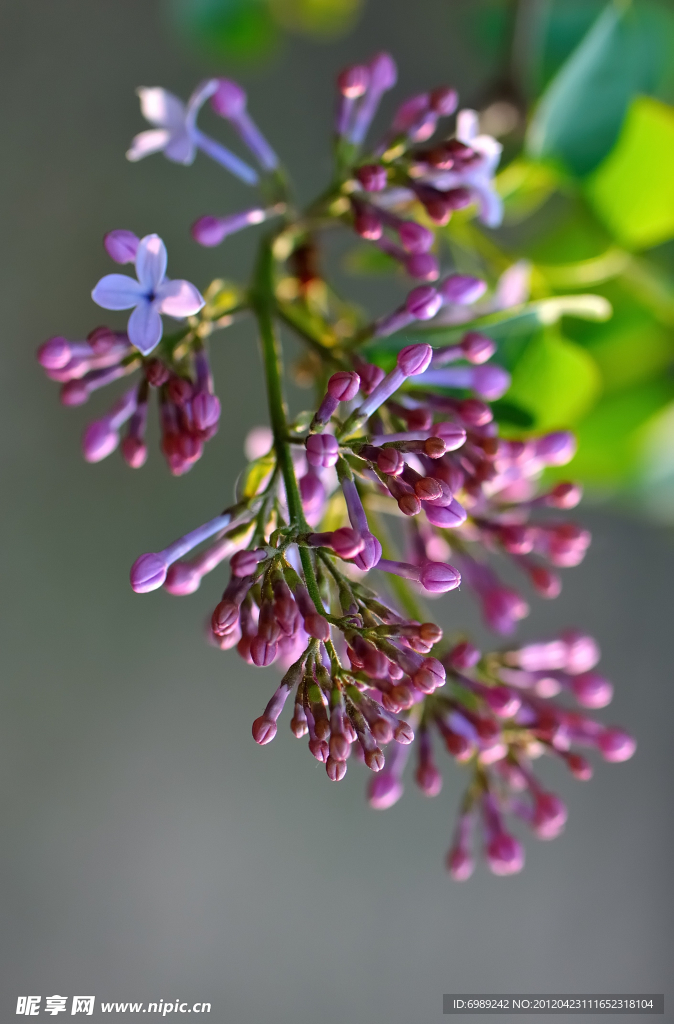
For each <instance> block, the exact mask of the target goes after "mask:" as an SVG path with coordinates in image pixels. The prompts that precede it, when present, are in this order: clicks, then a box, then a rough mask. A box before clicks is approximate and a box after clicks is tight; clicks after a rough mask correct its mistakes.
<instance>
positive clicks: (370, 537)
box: [354, 532, 382, 572]
mask: <svg viewBox="0 0 674 1024" xmlns="http://www.w3.org/2000/svg"><path fill="white" fill-rule="evenodd" d="M361 540H362V541H363V548H362V550H361V551H360V552H359V553H358V554H357V555H356V557H355V558H354V562H355V564H356V565H357V566H358V568H359V569H362V570H363V571H364V572H368V571H369V570H370V569H374V567H375V565H378V564H379V560H380V559H381V552H382V548H381V544H380V543H379V541H378V540H377V538H376V537H375V536H374V534H373V533H369V532H367V533H363V534H361Z"/></svg>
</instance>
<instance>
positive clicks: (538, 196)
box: [496, 158, 559, 224]
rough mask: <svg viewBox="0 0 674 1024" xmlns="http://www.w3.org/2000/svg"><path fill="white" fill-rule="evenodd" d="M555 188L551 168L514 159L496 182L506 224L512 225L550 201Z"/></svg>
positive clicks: (557, 180) (555, 175) (556, 180)
mask: <svg viewBox="0 0 674 1024" xmlns="http://www.w3.org/2000/svg"><path fill="white" fill-rule="evenodd" d="M558 184H559V176H558V175H557V174H555V172H554V171H553V170H552V168H550V167H547V166H546V165H545V164H541V163H536V161H534V160H526V159H524V158H518V159H516V160H513V161H512V162H511V163H509V164H508V166H507V167H506V169H505V170H504V171H501V173H500V174H499V175H498V176H497V178H496V188H497V190H498V192H499V194H500V195H501V196H502V198H503V205H504V216H505V223H506V224H516V223H519V221H521V220H524V218H525V217H530V216H531V214H532V213H534V212H535V211H536V210H538V209H539V207H540V206H542V205H543V203H544V202H546V200H547V199H549V198H550V196H551V195H552V193H553V192H554V191H555V189H556V188H557V186H558Z"/></svg>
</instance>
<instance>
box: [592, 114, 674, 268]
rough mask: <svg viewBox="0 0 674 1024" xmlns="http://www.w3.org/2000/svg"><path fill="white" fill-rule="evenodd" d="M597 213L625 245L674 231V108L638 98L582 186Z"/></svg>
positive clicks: (661, 238)
mask: <svg viewBox="0 0 674 1024" xmlns="http://www.w3.org/2000/svg"><path fill="white" fill-rule="evenodd" d="M586 193H587V196H588V199H589V200H590V203H591V204H592V206H593V207H594V209H595V210H596V212H597V214H598V216H599V217H600V218H601V220H603V222H604V223H605V224H606V225H607V226H608V227H609V228H610V229H611V231H612V232H613V233H614V235H615V236H616V238H617V239H618V241H620V242H622V244H623V245H626V246H627V247H629V248H634V249H642V248H646V247H648V246H652V245H657V244H658V243H660V242H664V241H665V240H666V239H668V238H671V237H672V235H674V109H672V108H671V107H668V106H667V105H666V104H664V103H661V102H660V101H659V100H654V99H651V98H650V97H648V96H637V97H636V98H635V99H634V100H633V102H632V104H631V106H630V109H629V111H628V114H627V117H626V119H625V123H624V125H623V129H622V131H621V133H620V138H619V139H618V142H617V144H616V146H615V148H614V149H613V150H612V152H611V153H610V154H609V156H608V157H607V158H606V160H605V161H604V162H603V163H602V164H601V165H600V166H599V167H598V168H597V170H596V171H595V172H594V174H593V175H592V176H591V178H590V179H589V181H588V182H587V185H586Z"/></svg>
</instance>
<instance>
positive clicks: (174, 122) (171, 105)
mask: <svg viewBox="0 0 674 1024" xmlns="http://www.w3.org/2000/svg"><path fill="white" fill-rule="evenodd" d="M136 92H137V94H138V96H139V97H140V109H141V113H142V115H143V117H144V118H145V120H146V121H149V122H150V124H154V125H156V126H157V127H158V128H177V127H178V126H179V125H181V124H183V122H184V120H185V104H184V103H183V101H182V100H179V99H178V97H177V96H174V95H173V93H172V92H168V90H167V89H160V88H158V87H156V88H153V89H146V88H144V87H143V86H141V88H140V89H136Z"/></svg>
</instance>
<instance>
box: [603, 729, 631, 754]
mask: <svg viewBox="0 0 674 1024" xmlns="http://www.w3.org/2000/svg"><path fill="white" fill-rule="evenodd" d="M597 746H598V747H599V750H600V751H601V753H602V754H603V757H604V760H605V761H628V760H629V759H630V757H631V756H632V754H633V753H634V751H635V750H636V749H637V741H636V740H635V739H634V738H633V737H632V736H630V735H629V733H626V732H623V731H622V729H606V730H605V731H604V732H602V733H600V735H599V738H598V739H597Z"/></svg>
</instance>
